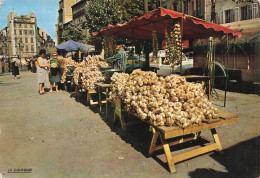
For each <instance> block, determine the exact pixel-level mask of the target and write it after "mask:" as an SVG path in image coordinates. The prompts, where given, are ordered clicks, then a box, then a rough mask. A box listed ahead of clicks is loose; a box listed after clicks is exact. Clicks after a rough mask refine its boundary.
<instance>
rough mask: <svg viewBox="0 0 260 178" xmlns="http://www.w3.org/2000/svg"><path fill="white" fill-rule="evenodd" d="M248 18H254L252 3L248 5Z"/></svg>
mask: <svg viewBox="0 0 260 178" xmlns="http://www.w3.org/2000/svg"><path fill="white" fill-rule="evenodd" d="M246 19H252V6H251V4H249V5H247V17H246Z"/></svg>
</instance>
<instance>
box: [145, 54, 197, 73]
mask: <svg viewBox="0 0 260 178" xmlns="http://www.w3.org/2000/svg"><path fill="white" fill-rule="evenodd" d="M192 54H193V53H192V52H189V53H187V56H189V57H187V56H186V54H184V53H183V54H182V68H180V65H177V66H174V68H171V67H170V65H165V64H163V61H164V60H165V56H166V54H165V50H159V51H158V54H157V56H158V61H156V62H157V63H154V62H152V56H153V53H150V54H149V57H150V66H151V67H157V68H159V70H157V74H158V75H170V74H172V73H178V74H180V73H181V74H185V71H186V70H187V69H190V68H193V57H192ZM180 69H182V70H181V72H180Z"/></svg>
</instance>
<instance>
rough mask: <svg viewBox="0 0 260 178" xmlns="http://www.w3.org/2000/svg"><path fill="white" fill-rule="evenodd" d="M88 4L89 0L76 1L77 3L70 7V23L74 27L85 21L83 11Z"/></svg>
mask: <svg viewBox="0 0 260 178" xmlns="http://www.w3.org/2000/svg"><path fill="white" fill-rule="evenodd" d="M88 3H89V0H77V2H76V3H75V4H74V5H72V6H71V9H72V23H73V24H74V25H79V24H82V22H85V21H86V17H85V10H86V7H87V5H88Z"/></svg>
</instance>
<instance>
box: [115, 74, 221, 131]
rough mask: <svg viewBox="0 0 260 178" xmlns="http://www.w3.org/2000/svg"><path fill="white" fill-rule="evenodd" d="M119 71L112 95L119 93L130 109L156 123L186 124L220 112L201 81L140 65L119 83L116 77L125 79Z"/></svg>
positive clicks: (195, 122)
mask: <svg viewBox="0 0 260 178" xmlns="http://www.w3.org/2000/svg"><path fill="white" fill-rule="evenodd" d="M120 75H122V74H116V75H115V74H114V75H113V76H112V78H113V80H112V82H113V85H114V88H115V89H114V90H112V94H111V95H114V96H115V95H119V96H120V97H121V98H122V101H123V102H124V103H125V105H126V110H127V111H129V112H132V113H136V114H137V115H138V117H140V118H141V119H142V120H149V121H150V123H151V124H153V125H155V126H158V125H160V126H163V125H167V126H173V125H177V126H179V127H181V128H185V127H188V126H189V125H192V124H200V123H201V122H203V121H206V120H209V119H215V118H217V116H218V115H217V112H218V110H217V108H215V107H214V106H213V105H212V104H211V102H209V101H208V100H207V99H206V97H205V96H204V92H203V85H202V84H194V83H189V82H186V79H185V78H184V77H181V76H179V75H170V76H167V77H165V78H163V77H158V76H157V75H156V73H154V72H144V71H141V70H139V69H137V70H135V71H133V73H132V74H130V76H129V77H125V80H126V82H123V83H124V84H123V87H118V86H117V85H122V84H120V82H115V81H120V80H121V79H122V77H123V76H120ZM113 92H114V93H113Z"/></svg>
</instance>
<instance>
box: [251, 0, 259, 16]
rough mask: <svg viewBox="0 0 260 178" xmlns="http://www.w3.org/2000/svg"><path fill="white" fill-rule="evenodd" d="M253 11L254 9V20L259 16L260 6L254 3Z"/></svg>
mask: <svg viewBox="0 0 260 178" xmlns="http://www.w3.org/2000/svg"><path fill="white" fill-rule="evenodd" d="M252 6H253V9H252V18H253V19H255V18H257V17H258V16H257V14H258V5H257V3H253V5H252Z"/></svg>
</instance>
